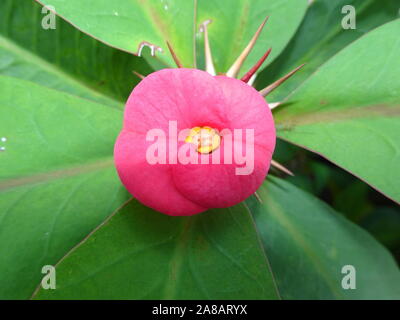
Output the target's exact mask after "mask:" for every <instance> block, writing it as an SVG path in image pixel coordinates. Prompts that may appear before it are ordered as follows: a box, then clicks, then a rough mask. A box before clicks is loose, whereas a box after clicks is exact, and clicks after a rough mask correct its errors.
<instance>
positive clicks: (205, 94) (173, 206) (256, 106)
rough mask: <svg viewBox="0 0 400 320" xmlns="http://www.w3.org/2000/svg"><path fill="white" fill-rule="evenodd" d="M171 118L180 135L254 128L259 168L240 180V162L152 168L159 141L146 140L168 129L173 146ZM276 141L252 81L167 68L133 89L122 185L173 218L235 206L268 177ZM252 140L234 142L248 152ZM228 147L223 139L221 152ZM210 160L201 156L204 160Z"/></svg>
mask: <svg viewBox="0 0 400 320" xmlns="http://www.w3.org/2000/svg"><path fill="white" fill-rule="evenodd" d="M170 121H176V123H177V129H178V132H179V131H180V130H182V129H191V128H194V127H203V126H208V127H211V128H215V129H217V130H223V129H230V130H231V131H233V130H234V129H254V170H253V171H252V173H251V174H248V175H237V174H235V169H236V168H237V167H240V165H238V164H235V163H233V164H225V163H224V161H221V163H220V164H212V163H211V162H212V161H211V160H210V161H209V162H210V164H202V163H199V164H181V163H179V161H178V163H176V164H168V163H167V164H150V163H149V162H148V161H147V159H146V150H147V149H148V148H149V146H151V145H152V144H153V143H154V142H153V141H146V134H147V133H148V132H149V130H152V129H161V130H163V131H164V132H165V133H166V140H167V141H168V139H169V138H170V136H169V122H170ZM243 135H244V134H243ZM171 139H172V138H171ZM275 140H276V135H275V126H274V122H273V118H272V114H271V111H270V108H269V107H268V104H267V102H266V101H265V99H264V98H263V97H262V96H261V95H260V93H259V92H257V91H256V90H255V89H254V88H252V87H251V86H249V85H248V84H246V83H244V82H243V81H240V80H237V79H233V78H228V77H226V76H211V75H210V74H208V73H207V72H204V71H200V70H197V69H184V68H180V69H163V70H160V71H157V72H154V73H152V74H150V75H149V76H147V77H146V78H145V79H143V80H142V81H141V82H140V83H139V84H138V85H137V86H136V87H135V89H134V90H133V91H132V93H131V95H130V97H129V99H128V101H127V103H126V109H125V114H124V125H123V129H122V131H121V133H120V135H119V137H118V139H117V142H116V144H115V149H114V158H115V164H116V168H117V171H118V174H119V176H120V178H121V181H122V183H123V184H124V185H125V187H126V188H127V190H128V191H129V192H130V193H131V194H132V195H133V196H134V197H135V198H136V199H137V200H139V201H140V202H142V203H143V204H144V205H146V206H148V207H151V208H153V209H155V210H157V211H159V212H162V213H165V214H168V215H173V216H188V215H193V214H196V213H200V212H203V211H205V210H207V209H210V208H223V207H229V206H233V205H235V204H237V203H239V202H241V201H243V200H245V199H246V198H247V197H249V196H250V195H251V194H253V193H254V192H255V191H256V190H257V189H258V188H259V186H260V185H261V183H262V182H263V180H264V178H265V176H266V174H267V172H268V169H269V166H270V162H271V157H272V153H273V151H274V148H275ZM246 142H247V141H245V139H244V138H243V140H241V141H236V140H235V142H234V145H235V146H236V144H242V147H243V150H245V147H246ZM184 143H185V142H181V143H180V145H182V144H184ZM223 144H224V137H223V136H222V138H221V145H220V148H222V147H223ZM243 152H244V151H243ZM211 156H212V154H211V153H210V154H200V153H198V157H199V159H201V158H202V157H210V159H211ZM222 158H223V155H222ZM199 162H200V161H199Z"/></svg>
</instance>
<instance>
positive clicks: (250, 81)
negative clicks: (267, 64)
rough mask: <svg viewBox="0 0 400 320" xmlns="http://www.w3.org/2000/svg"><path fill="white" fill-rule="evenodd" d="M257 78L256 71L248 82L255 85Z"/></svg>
mask: <svg viewBox="0 0 400 320" xmlns="http://www.w3.org/2000/svg"><path fill="white" fill-rule="evenodd" d="M256 78H257V74H256V73H255V74H253V76H252V77H251V78H250V80H249V82H247V84H248V85H249V86H252V87H254V82H255V81H256Z"/></svg>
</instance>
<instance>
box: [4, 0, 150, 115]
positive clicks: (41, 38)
mask: <svg viewBox="0 0 400 320" xmlns="http://www.w3.org/2000/svg"><path fill="white" fill-rule="evenodd" d="M41 9H42V7H41V6H40V5H39V4H37V3H35V2H33V1H20V0H3V1H1V2H0V74H3V75H7V76H12V77H17V78H22V79H26V80H30V81H32V82H36V83H38V84H41V85H43V86H47V87H50V88H53V89H57V90H60V91H65V92H68V93H71V94H74V95H78V96H81V97H84V98H87V99H90V100H94V101H96V102H100V103H104V104H107V105H110V106H113V107H117V108H122V107H123V104H122V103H121V102H124V101H125V100H126V99H127V97H128V95H129V93H130V92H131V90H132V88H133V87H134V86H135V84H136V83H138V81H139V79H138V78H137V77H136V76H135V75H134V74H133V73H132V70H138V71H139V72H142V73H146V74H147V73H148V72H150V71H151V69H150V68H149V67H148V66H147V64H146V63H145V60H144V59H142V58H138V57H135V56H133V55H132V54H128V53H124V52H121V51H119V50H116V49H112V48H110V47H108V46H106V45H104V44H102V43H100V42H99V41H97V40H94V39H93V38H91V37H89V36H87V35H85V34H83V33H82V32H80V31H78V30H77V29H75V28H74V27H72V26H70V25H69V24H68V23H66V22H64V21H63V20H61V19H60V18H57V19H56V29H55V30H52V29H49V30H45V29H43V28H42V26H41V19H42V18H43V17H45V14H42V13H41Z"/></svg>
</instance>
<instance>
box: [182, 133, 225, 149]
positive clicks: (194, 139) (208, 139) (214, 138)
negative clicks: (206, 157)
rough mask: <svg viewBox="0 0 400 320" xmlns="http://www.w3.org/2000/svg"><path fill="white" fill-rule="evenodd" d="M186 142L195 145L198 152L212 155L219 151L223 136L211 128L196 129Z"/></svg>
mask: <svg viewBox="0 0 400 320" xmlns="http://www.w3.org/2000/svg"><path fill="white" fill-rule="evenodd" d="M185 142H188V143H193V144H194V145H196V147H197V152H200V153H211V152H213V151H214V150H215V149H217V148H218V147H219V145H220V143H221V136H220V135H219V133H218V131H217V130H215V129H213V128H210V127H194V128H192V129H190V133H189V135H188V136H187V138H186V139H185Z"/></svg>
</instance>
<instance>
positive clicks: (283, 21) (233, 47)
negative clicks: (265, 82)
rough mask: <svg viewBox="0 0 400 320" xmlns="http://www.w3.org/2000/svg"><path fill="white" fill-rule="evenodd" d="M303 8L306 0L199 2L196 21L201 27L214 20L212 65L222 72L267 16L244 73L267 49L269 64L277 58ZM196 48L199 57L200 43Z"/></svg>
mask: <svg viewBox="0 0 400 320" xmlns="http://www.w3.org/2000/svg"><path fill="white" fill-rule="evenodd" d="M306 9H307V0H297V1H296V4H295V5H293V1H291V0H218V1H210V0H198V17H197V22H198V25H200V24H201V23H202V22H204V21H206V20H208V19H211V20H212V21H213V22H212V24H210V25H209V27H208V29H209V30H208V33H209V38H210V42H211V50H212V53H213V58H214V64H215V67H216V69H217V72H221V73H225V72H227V71H228V69H229V68H230V66H231V65H232V64H233V62H234V61H235V60H236V59H237V57H238V56H239V55H240V53H241V52H242V51H243V49H244V48H245V47H246V46H247V44H248V42H249V41H250V39H251V38H252V37H253V35H254V33H255V32H256V30H257V28H258V27H259V26H260V24H261V22H262V21H263V20H264V19H265V18H266V17H267V16H269V19H268V22H267V24H266V26H265V27H264V30H263V32H262V33H261V35H260V37H259V39H258V41H257V44H256V45H255V47H254V48H253V50H252V52H251V53H250V55H249V56H248V58H247V59H246V61H245V63H244V64H243V67H242V69H241V74H243V73H246V72H247V71H248V70H249V69H250V68H251V67H252V66H253V65H254V64H255V63H256V62H257V61H258V60H259V59H260V58H261V56H262V55H263V54H264V53H265V52H266V51H267V50H268V49H269V48H270V47H272V48H273V49H272V52H271V55H270V57H269V58H268V61H272V60H273V59H274V58H275V57H277V56H278V55H279V53H280V52H281V51H282V50H283V49H284V48H285V46H286V45H287V43H288V42H289V40H290V38H291V37H292V36H293V34H294V33H295V32H296V29H297V27H298V26H299V24H300V23H301V20H302V18H303V16H304V14H305V11H306ZM201 38H202V37H201ZM197 48H198V49H197V51H198V52H199V53H200V55H201V53H202V52H203V46H202V43H201V42H200V43H199V44H198V46H197ZM200 55H199V56H200Z"/></svg>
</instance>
